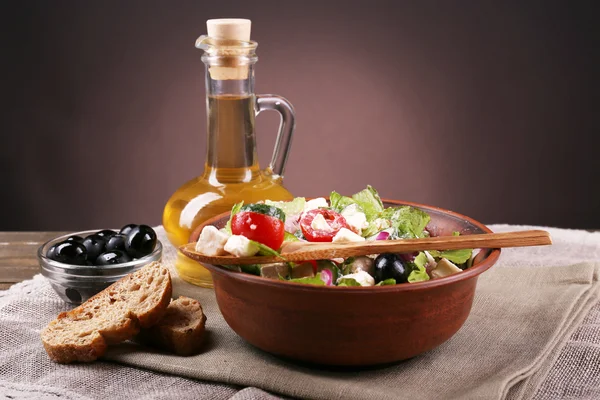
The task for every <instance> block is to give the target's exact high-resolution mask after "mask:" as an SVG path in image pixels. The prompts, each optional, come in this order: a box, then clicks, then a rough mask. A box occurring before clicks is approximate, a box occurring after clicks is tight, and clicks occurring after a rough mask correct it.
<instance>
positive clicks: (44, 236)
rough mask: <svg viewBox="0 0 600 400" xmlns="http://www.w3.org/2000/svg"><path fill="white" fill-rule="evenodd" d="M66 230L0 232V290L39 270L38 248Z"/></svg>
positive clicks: (30, 276)
mask: <svg viewBox="0 0 600 400" xmlns="http://www.w3.org/2000/svg"><path fill="white" fill-rule="evenodd" d="M65 233H66V232H0V290H4V289H8V288H9V287H10V286H11V285H13V284H15V283H17V282H21V281H24V280H26V279H31V278H32V277H33V276H34V275H35V274H37V273H39V272H40V264H39V263H38V260H37V251H38V248H39V247H40V246H41V245H42V244H44V242H46V241H48V240H50V239H52V238H55V237H57V236H60V235H64V234H65Z"/></svg>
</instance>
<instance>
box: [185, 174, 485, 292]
mask: <svg viewBox="0 0 600 400" xmlns="http://www.w3.org/2000/svg"><path fill="white" fill-rule="evenodd" d="M430 219H431V218H430V216H429V214H428V213H427V212H425V211H424V210H422V209H420V208H417V207H412V206H408V205H402V206H391V207H385V206H384V204H383V202H382V200H381V198H380V197H379V194H378V193H377V191H376V190H375V189H374V188H372V187H371V186H367V188H366V189H364V190H362V191H360V192H358V193H356V194H354V195H352V196H343V195H340V194H339V193H337V192H335V191H334V192H332V193H331V194H330V196H329V200H327V199H326V198H324V197H320V198H316V199H311V200H307V199H306V198H304V197H296V198H294V199H293V200H291V201H287V202H279V201H269V200H266V201H264V202H261V203H253V204H244V203H243V202H241V203H238V204H235V205H234V206H233V208H232V210H231V216H230V218H229V221H228V222H227V224H226V225H225V227H223V228H221V229H218V228H216V227H215V226H212V225H207V226H205V227H204V228H203V229H202V231H201V233H200V235H199V238H198V241H197V242H196V245H195V250H196V251H197V252H199V253H202V254H204V255H207V256H223V255H233V256H237V257H251V256H256V255H265V256H277V257H278V258H279V259H280V260H281V261H280V262H276V263H268V264H264V263H263V264H253V265H223V266H222V267H225V268H227V269H230V270H235V271H239V272H244V273H248V274H252V275H258V276H262V277H264V278H270V279H277V280H284V281H290V282H295V283H304V284H310V285H320V286H383V285H397V284H410V283H414V282H423V281H428V280H431V279H436V278H442V277H445V276H449V275H452V274H455V273H459V272H461V271H463V270H465V269H467V268H469V267H470V266H471V265H472V263H473V257H474V254H475V253H476V252H474V251H473V250H472V249H460V250H447V251H436V250H430V251H420V252H414V253H408V254H406V253H405V254H394V253H384V254H372V255H368V256H358V257H349V258H346V259H342V258H336V259H331V260H305V261H303V262H297V261H296V262H291V261H287V260H286V259H285V249H286V247H287V246H290V245H291V244H292V243H297V242H312V243H314V242H321V243H322V242H332V243H348V242H365V241H376V240H394V239H415V238H425V237H429V236H436V234H435V232H433V231H432V230H430V229H429V227H428V224H429V222H430ZM453 234H454V235H458V234H459V232H454V233H453ZM282 252H283V254H282Z"/></svg>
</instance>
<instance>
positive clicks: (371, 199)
mask: <svg viewBox="0 0 600 400" xmlns="http://www.w3.org/2000/svg"><path fill="white" fill-rule="evenodd" d="M352 200H354V202H356V204H358V205H359V206H360V208H362V211H363V212H364V213H365V215H366V217H367V221H368V222H370V221H372V220H374V219H375V218H377V216H378V215H379V214H380V213H381V212H383V203H382V201H381V198H380V197H379V194H378V193H377V190H375V189H373V187H372V186H370V185H369V186H367V188H366V189H364V190H361V191H360V192H358V193H356V194H354V195H352Z"/></svg>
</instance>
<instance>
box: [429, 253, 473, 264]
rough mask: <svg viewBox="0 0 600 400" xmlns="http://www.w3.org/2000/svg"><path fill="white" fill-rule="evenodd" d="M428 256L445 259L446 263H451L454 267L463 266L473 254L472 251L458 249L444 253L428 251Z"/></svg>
mask: <svg viewBox="0 0 600 400" xmlns="http://www.w3.org/2000/svg"><path fill="white" fill-rule="evenodd" d="M429 254H431V255H432V256H433V257H434V258H446V259H447V260H448V261H451V262H453V263H454V264H456V265H459V264H464V263H466V262H467V261H469V259H470V258H471V255H472V254H473V249H460V250H446V251H437V250H430V251H429Z"/></svg>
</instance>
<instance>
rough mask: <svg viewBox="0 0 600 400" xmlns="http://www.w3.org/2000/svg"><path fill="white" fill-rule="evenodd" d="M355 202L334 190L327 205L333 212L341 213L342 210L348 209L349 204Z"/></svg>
mask: <svg viewBox="0 0 600 400" xmlns="http://www.w3.org/2000/svg"><path fill="white" fill-rule="evenodd" d="M355 203H356V202H355V201H354V200H352V199H351V198H350V197H346V196H342V195H341V194H339V193H338V192H336V191H335V190H334V191H333V192H331V194H330V195H329V204H330V207H331V209H332V210H333V211H335V212H338V213H341V212H342V210H343V209H344V208H346V207H348V206H349V205H350V204H355Z"/></svg>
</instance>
